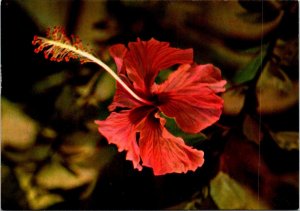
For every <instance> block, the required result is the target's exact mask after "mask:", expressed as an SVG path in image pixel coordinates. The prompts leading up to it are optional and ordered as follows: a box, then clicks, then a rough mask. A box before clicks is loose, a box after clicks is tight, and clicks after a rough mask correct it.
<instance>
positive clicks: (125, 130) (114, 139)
mask: <svg viewBox="0 0 300 211" xmlns="http://www.w3.org/2000/svg"><path fill="white" fill-rule="evenodd" d="M130 113H131V110H126V111H122V112H120V113H116V112H113V113H111V114H110V116H109V117H108V118H107V119H106V120H104V121H98V120H96V121H95V123H96V124H98V126H99V127H98V130H99V132H100V133H101V134H102V135H103V136H105V138H106V139H107V141H108V143H110V144H116V145H117V147H118V151H119V152H121V151H123V150H126V151H127V154H126V159H127V160H131V161H132V163H133V166H134V168H136V169H138V170H142V166H141V165H140V150H139V147H138V145H137V142H136V128H135V124H134V123H133V122H132V117H130ZM138 117H139V116H136V118H138Z"/></svg>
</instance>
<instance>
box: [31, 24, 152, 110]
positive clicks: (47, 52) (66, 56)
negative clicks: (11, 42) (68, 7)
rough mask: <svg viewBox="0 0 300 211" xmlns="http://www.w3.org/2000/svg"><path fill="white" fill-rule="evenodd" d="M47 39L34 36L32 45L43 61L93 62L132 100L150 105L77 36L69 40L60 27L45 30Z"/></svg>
mask: <svg viewBox="0 0 300 211" xmlns="http://www.w3.org/2000/svg"><path fill="white" fill-rule="evenodd" d="M46 35H47V38H44V37H39V36H34V38H33V41H32V44H33V45H37V46H38V47H37V48H35V49H34V52H35V53H39V52H42V51H43V52H44V57H45V59H50V61H56V62H61V61H63V60H64V61H66V62H68V61H70V59H79V61H80V63H81V64H83V63H86V62H94V63H96V64H98V65H99V66H100V67H102V68H103V69H104V70H105V71H107V72H108V73H109V74H110V75H111V76H112V77H113V78H114V79H115V80H116V81H117V82H118V83H119V84H120V85H121V86H122V87H123V88H124V89H125V90H126V91H127V92H128V93H129V94H130V95H131V96H132V97H133V98H135V99H136V100H138V101H140V102H142V103H144V104H147V105H152V103H151V102H149V101H148V100H146V99H143V98H141V97H140V96H138V95H137V94H136V93H135V92H134V91H133V90H132V89H131V88H130V87H128V85H127V84H126V83H125V82H124V81H123V80H122V79H121V78H120V77H119V76H118V75H117V74H116V73H115V72H114V71H113V70H112V69H111V68H110V67H109V66H107V65H106V64H105V63H104V62H102V61H101V60H100V59H98V58H96V57H95V56H93V55H92V54H91V53H90V50H89V49H87V48H85V47H84V46H83V44H82V42H81V40H80V39H79V37H78V36H74V35H71V38H72V40H71V39H69V38H68V37H67V35H66V34H65V31H64V29H63V28H62V27H54V29H53V31H52V32H51V30H50V29H48V30H47V33H46Z"/></svg>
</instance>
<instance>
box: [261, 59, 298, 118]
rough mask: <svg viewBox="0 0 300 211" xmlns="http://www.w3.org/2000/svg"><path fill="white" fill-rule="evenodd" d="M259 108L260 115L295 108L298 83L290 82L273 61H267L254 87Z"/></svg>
mask: <svg viewBox="0 0 300 211" xmlns="http://www.w3.org/2000/svg"><path fill="white" fill-rule="evenodd" d="M256 93H257V99H258V102H259V106H258V108H257V111H259V112H262V113H275V112H282V111H284V110H287V109H288V108H290V107H292V106H295V105H296V104H297V103H298V99H299V84H298V81H295V82H293V81H291V79H290V78H289V77H288V76H287V74H286V73H285V72H284V71H283V70H282V69H280V68H279V67H278V65H276V64H275V63H274V62H273V61H269V62H268V63H267V64H266V65H265V67H264V69H263V72H262V74H261V76H260V78H259V79H258V82H257V85H256Z"/></svg>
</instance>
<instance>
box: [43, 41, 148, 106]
mask: <svg viewBox="0 0 300 211" xmlns="http://www.w3.org/2000/svg"><path fill="white" fill-rule="evenodd" d="M38 38H39V39H40V40H42V41H43V42H45V43H47V44H50V45H54V46H57V47H60V48H63V49H68V50H69V51H72V52H74V53H76V54H79V55H80V56H82V57H85V58H87V59H89V60H90V61H91V62H94V63H96V64H98V65H99V66H100V67H102V68H103V69H104V70H106V71H107V72H108V73H109V74H110V75H111V76H112V77H113V78H114V79H116V81H117V82H118V83H119V84H120V85H121V86H122V87H123V88H124V89H125V90H126V91H127V92H128V93H129V94H130V95H131V96H132V97H133V98H135V99H136V100H138V101H140V102H142V103H144V104H147V105H152V103H151V102H149V101H148V100H146V99H143V98H141V97H139V96H138V95H137V94H135V93H134V91H133V90H132V89H130V88H129V87H128V86H127V84H125V83H124V81H122V79H121V78H120V77H119V76H118V75H117V74H116V73H115V72H114V71H113V70H112V69H111V68H110V67H109V66H107V65H106V64H105V63H104V62H102V61H101V60H100V59H97V58H96V57H94V56H93V55H92V54H89V53H87V52H85V51H82V50H79V49H77V48H75V47H73V46H71V45H68V44H64V43H61V42H58V41H54V40H50V39H47V38H44V37H38Z"/></svg>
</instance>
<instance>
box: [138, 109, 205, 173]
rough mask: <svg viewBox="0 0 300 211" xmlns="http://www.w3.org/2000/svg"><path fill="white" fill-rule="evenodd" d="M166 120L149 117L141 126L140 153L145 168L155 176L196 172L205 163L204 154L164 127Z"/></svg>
mask: <svg viewBox="0 0 300 211" xmlns="http://www.w3.org/2000/svg"><path fill="white" fill-rule="evenodd" d="M164 123H165V120H164V119H162V118H156V117H154V116H152V115H149V116H148V117H147V118H146V119H145V121H144V122H143V123H141V125H140V128H139V129H140V142H139V143H140V153H141V158H142V161H143V166H147V167H151V168H153V172H154V175H164V174H167V173H186V172H187V171H189V170H191V171H195V170H196V169H197V168H198V167H201V166H202V165H203V163H204V152H203V151H199V150H196V149H193V148H192V147H190V146H187V145H185V143H184V141H183V140H182V139H181V138H179V137H175V136H173V135H172V134H170V133H169V132H168V131H167V130H166V128H165V127H164Z"/></svg>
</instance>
